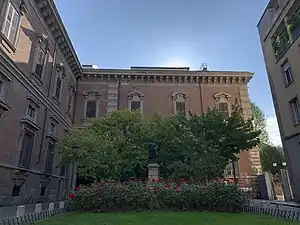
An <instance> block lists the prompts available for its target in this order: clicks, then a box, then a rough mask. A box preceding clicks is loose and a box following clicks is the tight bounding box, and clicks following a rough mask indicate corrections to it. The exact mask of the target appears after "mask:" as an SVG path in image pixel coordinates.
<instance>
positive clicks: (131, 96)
mask: <svg viewBox="0 0 300 225" xmlns="http://www.w3.org/2000/svg"><path fill="white" fill-rule="evenodd" d="M127 96H128V99H129V100H135V99H136V98H137V99H139V100H143V98H144V97H145V95H143V94H142V93H141V92H139V91H137V90H134V91H132V92H129V93H128V94H127Z"/></svg>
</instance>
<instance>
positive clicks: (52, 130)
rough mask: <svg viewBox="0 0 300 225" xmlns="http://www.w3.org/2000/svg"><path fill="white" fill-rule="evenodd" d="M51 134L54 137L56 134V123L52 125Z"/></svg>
mask: <svg viewBox="0 0 300 225" xmlns="http://www.w3.org/2000/svg"><path fill="white" fill-rule="evenodd" d="M49 132H50V134H52V135H54V136H55V134H56V124H55V123H54V122H51V123H50V130H49Z"/></svg>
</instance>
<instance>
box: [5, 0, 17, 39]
mask: <svg viewBox="0 0 300 225" xmlns="http://www.w3.org/2000/svg"><path fill="white" fill-rule="evenodd" d="M19 23H20V14H19V13H18V12H17V10H16V9H15V7H14V6H13V5H12V4H11V3H9V4H8V8H7V12H6V17H5V20H4V26H3V29H2V33H3V34H4V36H5V37H6V38H7V39H8V40H9V41H10V42H11V43H12V44H13V45H14V44H15V42H16V38H17V31H18V27H19Z"/></svg>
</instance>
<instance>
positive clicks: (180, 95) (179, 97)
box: [171, 92, 188, 101]
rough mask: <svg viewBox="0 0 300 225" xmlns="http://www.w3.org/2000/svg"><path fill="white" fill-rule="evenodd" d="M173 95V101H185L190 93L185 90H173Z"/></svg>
mask: <svg viewBox="0 0 300 225" xmlns="http://www.w3.org/2000/svg"><path fill="white" fill-rule="evenodd" d="M171 97H172V100H173V101H185V100H186V99H187V98H188V95H187V94H186V93H184V92H173V93H172V94H171Z"/></svg>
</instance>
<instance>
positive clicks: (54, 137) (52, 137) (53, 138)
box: [46, 133, 59, 142]
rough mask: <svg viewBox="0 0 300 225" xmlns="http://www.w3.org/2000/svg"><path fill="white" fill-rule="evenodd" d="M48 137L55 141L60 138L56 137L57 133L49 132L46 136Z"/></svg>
mask: <svg viewBox="0 0 300 225" xmlns="http://www.w3.org/2000/svg"><path fill="white" fill-rule="evenodd" d="M46 137H47V138H50V139H51V140H53V141H54V142H59V138H57V137H56V135H53V134H51V133H49V134H47V136H46Z"/></svg>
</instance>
